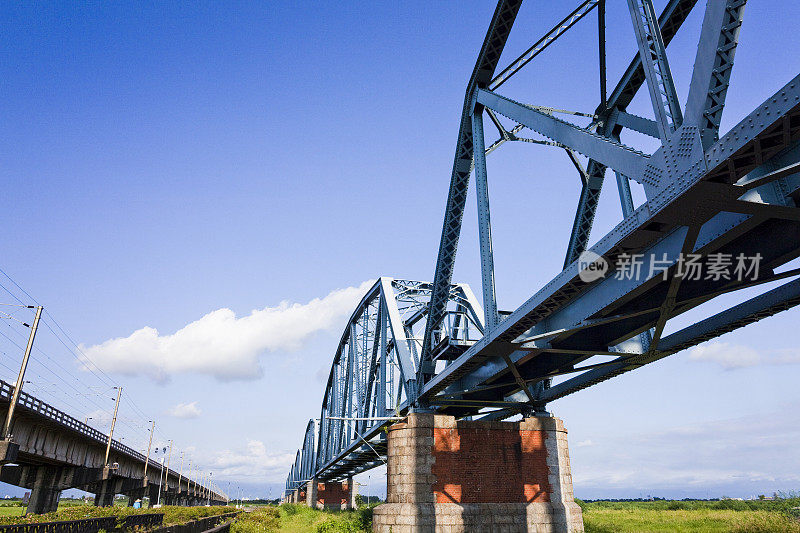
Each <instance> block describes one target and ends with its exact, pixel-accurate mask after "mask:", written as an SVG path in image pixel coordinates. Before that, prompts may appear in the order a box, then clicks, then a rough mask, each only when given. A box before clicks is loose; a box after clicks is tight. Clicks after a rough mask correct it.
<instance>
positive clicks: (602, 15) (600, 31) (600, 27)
mask: <svg viewBox="0 0 800 533" xmlns="http://www.w3.org/2000/svg"><path fill="white" fill-rule="evenodd" d="M597 40H598V44H599V46H598V48H599V55H600V107H601V108H603V110H605V109H606V106H607V102H608V98H607V95H606V92H607V91H606V0H600V3H598V4H597Z"/></svg>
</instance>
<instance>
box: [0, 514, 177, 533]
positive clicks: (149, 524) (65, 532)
mask: <svg viewBox="0 0 800 533" xmlns="http://www.w3.org/2000/svg"><path fill="white" fill-rule="evenodd" d="M162 523H164V515H163V514H160V513H151V514H140V515H131V516H126V517H125V518H123V519H122V520H119V519H118V518H117V517H116V516H103V517H100V518H84V519H82V520H59V521H56V522H39V523H33V524H15V525H10V526H0V533H97V532H98V531H100V530H101V529H102V530H105V531H109V532H120V533H121V532H123V531H129V530H132V529H137V528H141V529H149V528H154V527H158V526H160V525H161V524H162Z"/></svg>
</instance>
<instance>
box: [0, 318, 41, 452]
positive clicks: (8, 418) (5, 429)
mask: <svg viewBox="0 0 800 533" xmlns="http://www.w3.org/2000/svg"><path fill="white" fill-rule="evenodd" d="M41 316H42V306H41V305H40V306H38V307H37V308H36V316H35V317H34V319H33V325H32V326H31V332H30V334H29V335H28V345H27V346H26V347H25V355H23V356H22V366H20V367H19V376H17V384H16V385H14V394H12V395H11V403H10V404H9V405H8V416H6V424H5V426H3V440H8V439H9V438H10V437H9V435H10V433H11V422H12V421H13V417H14V408H15V407H16V406H17V401H18V400H19V394H20V393H21V392H22V383H23V382H24V381H25V369H26V368H28V359H30V357H31V350H32V349H33V339H34V338H35V337H36V330H37V329H38V328H39V318H41Z"/></svg>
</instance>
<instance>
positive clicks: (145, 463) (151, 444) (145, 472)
mask: <svg viewBox="0 0 800 533" xmlns="http://www.w3.org/2000/svg"><path fill="white" fill-rule="evenodd" d="M150 422H152V423H153V426H152V427H151V428H150V441H149V442H148V443H147V458H146V459H145V460H144V477H145V479H147V464H148V463H149V462H150V448H151V447H152V446H153V433H155V431H156V421H155V420H150Z"/></svg>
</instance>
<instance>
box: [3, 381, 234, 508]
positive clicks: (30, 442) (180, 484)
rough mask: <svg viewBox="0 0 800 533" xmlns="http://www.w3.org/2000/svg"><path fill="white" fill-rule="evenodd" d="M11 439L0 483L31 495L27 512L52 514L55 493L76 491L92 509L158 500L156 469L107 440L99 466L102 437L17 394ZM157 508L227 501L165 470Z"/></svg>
mask: <svg viewBox="0 0 800 533" xmlns="http://www.w3.org/2000/svg"><path fill="white" fill-rule="evenodd" d="M13 391H14V387H13V386H12V385H10V384H8V383H6V382H5V381H2V380H0V413H2V415H0V424H5V419H6V416H7V413H8V407H9V403H10V401H11V397H12V394H13ZM12 424H13V425H12V434H11V436H10V438H9V439H8V440H5V441H0V464H2V466H0V481H2V482H4V483H9V484H11V485H16V486H19V487H25V488H26V489H30V490H31V497H30V501H29V503H28V513H37V514H39V513H47V512H50V511H55V510H56V508H57V506H58V499H59V496H60V494H61V491H63V490H65V489H71V488H76V489H80V490H84V491H87V492H91V493H94V494H95V505H99V506H108V505H111V504H112V503H113V499H114V496H115V495H116V494H125V495H128V496H130V498H131V501H134V500H136V499H141V498H143V497H149V498H150V501H151V502H156V501H157V500H158V496H159V494H158V493H159V476H160V474H161V465H159V464H157V463H155V462H154V461H149V465H148V467H147V471H146V472H145V463H146V462H147V461H146V459H147V458H146V457H145V456H144V455H143V454H141V453H139V452H137V451H136V450H134V449H132V448H130V447H128V446H125V445H124V444H122V443H121V442H119V441H116V440H112V442H111V450H110V454H109V460H108V464H106V463H105V453H106V446H107V444H108V435H106V434H104V433H101V432H100V431H98V430H96V429H94V428H92V427H90V426H89V425H87V424H85V423H83V422H81V421H80V420H77V419H75V418H73V417H71V416H69V415H68V414H66V413H65V412H63V411H60V410H59V409H56V408H55V407H53V406H52V405H49V404H47V403H45V402H43V401H41V400H39V399H37V398H36V397H34V396H32V395H30V394H27V393H25V392H24V391H23V392H21V393H20V396H19V401H18V402H17V406H16V409H15V412H14V416H13V420H12ZM161 503H163V504H171V505H205V504H211V505H214V504H225V503H227V498H226V497H225V496H224V495H222V494H220V493H218V492H214V491H212V490H210V488H208V487H207V486H202V485H201V484H199V483H198V482H197V481H195V480H191V479H188V478H187V477H185V476H183V475H182V473H180V472H175V471H174V470H172V469H165V479H164V480H162V491H161Z"/></svg>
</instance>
